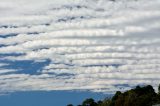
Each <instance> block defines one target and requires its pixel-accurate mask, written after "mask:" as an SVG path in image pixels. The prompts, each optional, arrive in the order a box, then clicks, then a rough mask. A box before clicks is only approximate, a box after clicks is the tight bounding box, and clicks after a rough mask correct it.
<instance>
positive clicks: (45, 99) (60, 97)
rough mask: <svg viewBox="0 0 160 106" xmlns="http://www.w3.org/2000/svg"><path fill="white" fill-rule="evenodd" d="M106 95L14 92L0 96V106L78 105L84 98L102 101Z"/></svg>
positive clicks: (74, 92) (70, 92)
mask: <svg viewBox="0 0 160 106" xmlns="http://www.w3.org/2000/svg"><path fill="white" fill-rule="evenodd" d="M105 97H107V94H103V93H93V92H87V91H77V92H76V91H50V92H45V91H32V92H15V93H11V94H8V95H1V96H0V105H1V106H66V105H67V104H69V103H72V104H74V105H78V104H80V103H82V101H83V100H85V99H86V98H94V99H95V100H102V99H104V98H105Z"/></svg>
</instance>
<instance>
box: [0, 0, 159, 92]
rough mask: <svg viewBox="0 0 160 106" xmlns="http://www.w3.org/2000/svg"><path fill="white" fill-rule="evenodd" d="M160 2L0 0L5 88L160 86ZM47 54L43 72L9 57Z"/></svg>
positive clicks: (0, 76)
mask: <svg viewBox="0 0 160 106" xmlns="http://www.w3.org/2000/svg"><path fill="white" fill-rule="evenodd" d="M142 4H143V5H142ZM159 9H160V2H159V0H155V1H154V2H153V1H147V2H146V1H145V0H139V1H134V0H133V1H128V0H119V1H116V2H111V1H106V0H100V1H94V0H87V1H86V0H77V1H75V0H61V1H58V0H55V1H53V0H47V1H46V0H41V1H39V0H15V1H14V2H13V1H12V0H1V2H0V12H1V13H2V14H0V60H3V61H0V67H3V66H5V68H1V69H0V86H1V88H0V92H12V91H26V90H91V91H94V92H109V93H113V92H115V91H116V90H123V91H124V90H127V89H129V88H131V87H133V86H136V85H137V84H152V85H153V86H154V87H156V86H157V85H158V83H159V80H160V77H159V76H160V55H159V53H160V47H159V44H160V37H159V34H160V31H159V30H160V28H159V27H160V24H159V23H160V12H159ZM11 34H15V35H11ZM8 35H9V36H8ZM10 35H11V36H10ZM16 53H17V54H19V53H23V54H22V55H16V56H15V55H12V54H16ZM48 59H49V60H50V63H48V64H47V65H46V66H44V67H42V71H39V70H35V71H37V73H38V75H37V74H36V75H30V74H25V73H24V74H18V73H17V74H16V73H15V72H16V71H17V70H16V69H8V68H7V66H8V65H10V64H11V63H7V61H12V62H14V63H16V62H17V61H19V60H21V61H26V60H33V61H34V62H45V60H48ZM4 61H6V62H4ZM26 71H30V70H26ZM22 73H23V72H22ZM126 84H128V86H123V85H126ZM120 88H123V89H120Z"/></svg>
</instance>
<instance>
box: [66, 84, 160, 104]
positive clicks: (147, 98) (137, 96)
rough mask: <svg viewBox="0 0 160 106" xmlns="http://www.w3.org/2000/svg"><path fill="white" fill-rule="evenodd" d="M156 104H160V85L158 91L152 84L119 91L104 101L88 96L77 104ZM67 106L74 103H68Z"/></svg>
mask: <svg viewBox="0 0 160 106" xmlns="http://www.w3.org/2000/svg"><path fill="white" fill-rule="evenodd" d="M156 104H160V85H159V87H158V93H156V92H155V91H154V89H153V87H152V86H151V85H147V86H143V87H140V86H137V87H136V88H134V89H131V90H128V91H126V92H124V93H122V92H120V91H117V92H116V93H115V94H114V96H113V97H112V98H110V99H104V100H102V101H97V102H96V101H95V100H94V99H92V98H88V99H86V100H84V101H83V102H82V104H80V105H77V106H153V105H156ZM67 106H73V105H72V104H68V105H67Z"/></svg>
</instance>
